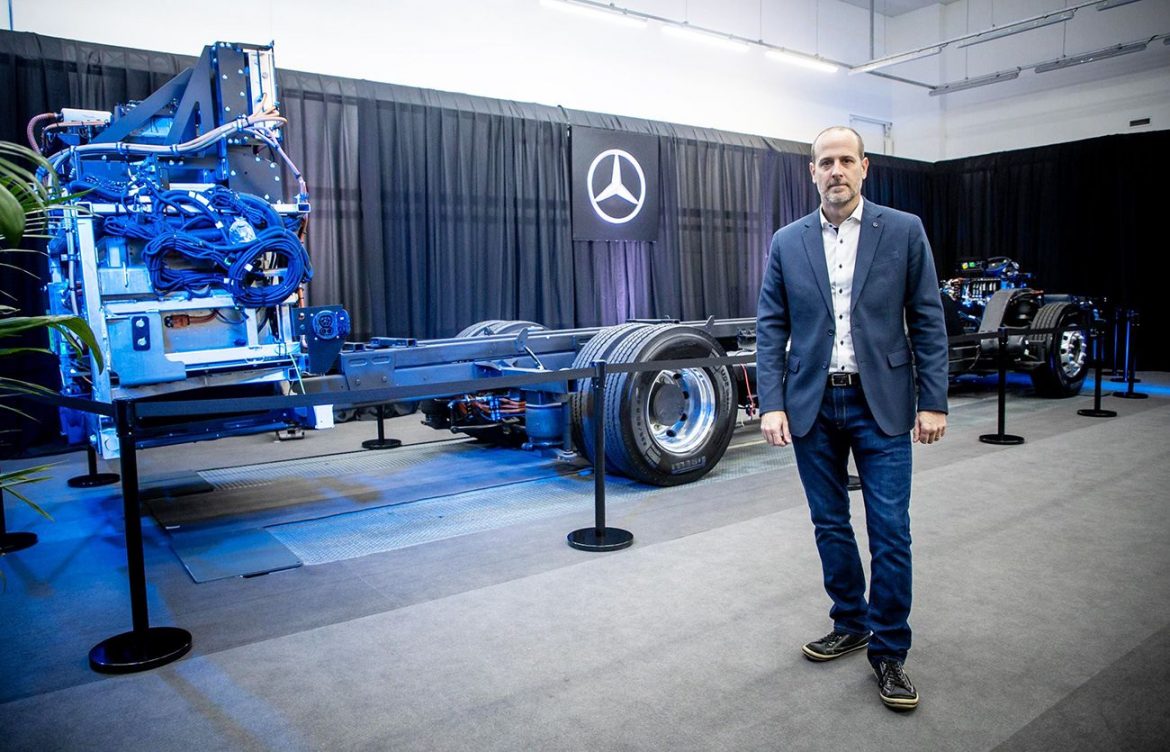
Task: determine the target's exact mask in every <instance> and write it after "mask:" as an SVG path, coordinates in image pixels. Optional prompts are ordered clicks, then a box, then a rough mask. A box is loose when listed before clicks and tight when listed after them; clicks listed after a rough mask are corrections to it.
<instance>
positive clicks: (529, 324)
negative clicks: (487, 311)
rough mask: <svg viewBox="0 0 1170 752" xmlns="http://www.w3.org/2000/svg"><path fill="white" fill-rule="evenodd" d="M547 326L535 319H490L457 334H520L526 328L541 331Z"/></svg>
mask: <svg viewBox="0 0 1170 752" xmlns="http://www.w3.org/2000/svg"><path fill="white" fill-rule="evenodd" d="M544 328H545V327H544V325H542V324H538V323H536V322H535V321H508V320H506V319H488V320H486V321H477V322H475V323H474V324H472V325H471V326H469V327H467V328H466V329H464V330H463V331H461V332H459V333H458V334H456V335H455V338H456V339H466V338H468V337H490V336H491V335H493V334H519V333H520V332H521V331H522V330H524V329H531V330H532V331H534V332H539V331H541V330H543V329H544Z"/></svg>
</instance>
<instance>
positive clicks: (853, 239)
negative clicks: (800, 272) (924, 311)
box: [821, 199, 865, 373]
mask: <svg viewBox="0 0 1170 752" xmlns="http://www.w3.org/2000/svg"><path fill="white" fill-rule="evenodd" d="M863 206H865V199H861V200H860V201H858V202H857V208H856V209H854V210H853V213H852V214H850V215H849V216H848V217H846V218H845V221H844V222H842V223H841V226H840V227H836V226H834V225H832V224H830V223H829V220H827V219H825V212H824V210H823V209H822V210H821V237H822V238H823V239H824V241H825V263H826V264H828V267H829V289H830V291H831V292H832V293H833V317H834V321H833V323H834V324H836V328H837V336H836V337H834V338H833V357H832V359H831V360H830V361H829V373H842V372H844V373H857V356H856V354H855V353H854V352H853V330H852V328H851V327H850V325H849V307H850V305H851V303H852V301H853V267H854V266H855V265H856V264H857V239H858V237H860V235H861V209H862V207H863Z"/></svg>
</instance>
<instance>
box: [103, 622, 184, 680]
mask: <svg viewBox="0 0 1170 752" xmlns="http://www.w3.org/2000/svg"><path fill="white" fill-rule="evenodd" d="M190 649H191V633H190V632H188V631H187V630H185V629H179V628H178V627H150V628H148V629H147V630H146V631H145V632H144V633H142V634H138V633H135V632H123V633H122V634H120V635H115V636H114V637H110V638H108V639H105V640H102V641H101V642H99V643H98V644H97V645H94V646H93V648H92V649H90V651H89V667H90V668H92V669H93V670H94V671H97V672H98V673H102V674H133V673H135V672H137V671H149V670H150V669H152V668H158V667H159V666H165V665H166V664H168V663H170V662H171V661H174V660H178V659H179V658H182V657H183V656H184V655H186V654H187V651H189V650H190Z"/></svg>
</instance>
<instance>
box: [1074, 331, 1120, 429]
mask: <svg viewBox="0 0 1170 752" xmlns="http://www.w3.org/2000/svg"><path fill="white" fill-rule="evenodd" d="M1090 331H1091V333H1092V337H1093V341H1092V347H1091V348H1090V350H1089V352H1091V353H1092V354H1093V406H1092V407H1085V408H1081V409H1080V410H1077V415H1084V416H1085V417H1088V418H1114V417H1117V411H1115V410H1102V409H1101V368H1102V364H1101V361H1102V360H1104V352H1103V350H1104V347H1103V346H1104V339H1105V337H1104V334H1105V328H1104V325H1103V324H1102V323H1100V322H1097V323H1095V324H1093V328H1092V329H1091V330H1090Z"/></svg>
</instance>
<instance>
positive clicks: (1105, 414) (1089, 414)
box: [1077, 407, 1117, 418]
mask: <svg viewBox="0 0 1170 752" xmlns="http://www.w3.org/2000/svg"><path fill="white" fill-rule="evenodd" d="M1077 415H1084V416H1085V417H1086V418H1116V417H1117V411H1116V410H1098V409H1097V408H1095V407H1086V408H1082V409H1080V410H1077Z"/></svg>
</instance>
